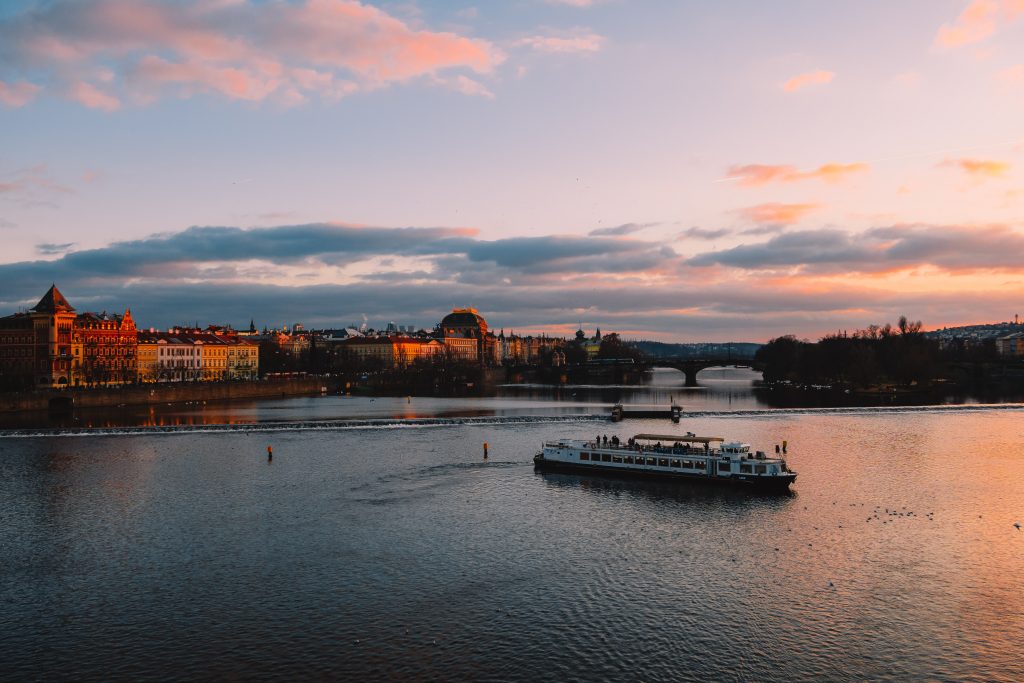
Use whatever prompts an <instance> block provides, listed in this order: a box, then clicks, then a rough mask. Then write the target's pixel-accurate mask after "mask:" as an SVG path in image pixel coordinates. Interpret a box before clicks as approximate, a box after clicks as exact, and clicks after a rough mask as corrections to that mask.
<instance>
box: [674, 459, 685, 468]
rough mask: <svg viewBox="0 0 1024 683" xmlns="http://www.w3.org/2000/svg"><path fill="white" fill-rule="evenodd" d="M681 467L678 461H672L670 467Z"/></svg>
mask: <svg viewBox="0 0 1024 683" xmlns="http://www.w3.org/2000/svg"><path fill="white" fill-rule="evenodd" d="M682 466H683V465H682V463H680V462H679V461H678V460H673V461H672V467H682Z"/></svg>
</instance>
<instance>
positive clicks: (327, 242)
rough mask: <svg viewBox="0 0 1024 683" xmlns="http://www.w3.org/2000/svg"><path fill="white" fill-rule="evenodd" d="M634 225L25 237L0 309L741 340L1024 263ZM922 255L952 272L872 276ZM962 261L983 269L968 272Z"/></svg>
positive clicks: (928, 263) (336, 226)
mask: <svg viewBox="0 0 1024 683" xmlns="http://www.w3.org/2000/svg"><path fill="white" fill-rule="evenodd" d="M638 225H642V224H624V225H622V226H616V227H615V228H612V229H611V230H610V231H609V234H608V235H607V236H602V235H588V236H583V237H581V236H572V235H557V234H556V235H543V236H534V237H515V238H505V239H494V240H488V239H482V238H481V237H480V235H479V233H478V232H477V231H476V230H473V229H470V228H452V227H362V226H353V225H349V224H343V223H313V224H303V225H282V226H276V227H269V228H250V229H244V228H239V227H231V226H204V227H192V228H188V229H186V230H182V231H180V232H176V233H168V234H159V235H153V236H150V237H146V238H143V239H139V240H131V241H124V242H115V243H112V244H110V245H107V246H104V247H99V248H94V249H78V250H75V248H74V247H75V245H73V244H40V245H38V251H39V253H40V254H43V255H44V256H47V257H52V258H51V259H50V260H36V261H22V262H18V263H7V264H0V280H2V281H3V282H4V283H5V287H4V289H3V292H2V293H0V310H2V311H4V312H12V311H14V310H17V309H18V308H20V307H27V306H31V305H32V304H34V303H35V301H36V300H37V299H38V297H39V296H40V295H41V293H42V292H44V291H45V290H46V287H48V286H49V284H50V283H51V282H56V283H57V284H58V285H59V286H60V287H61V288H62V290H63V291H64V293H65V294H66V295H67V296H68V297H69V298H70V299H71V301H72V304H73V305H75V306H76V307H78V308H79V309H80V310H88V309H107V310H118V309H123V308H125V307H131V308H132V311H133V313H134V314H135V316H136V318H137V319H138V320H139V321H140V324H142V325H144V326H147V327H148V326H157V327H164V326H167V325H172V324H180V323H183V322H186V321H195V320H197V319H198V320H200V321H203V320H205V321H210V322H220V323H225V322H226V323H233V324H247V323H248V320H249V318H250V317H252V318H255V319H256V320H257V322H258V323H259V324H268V325H280V324H284V323H286V322H304V323H306V324H307V325H314V326H333V325H342V324H347V323H350V322H352V321H353V320H358V319H360V318H361V316H362V315H363V314H367V315H369V316H371V318H372V319H373V320H376V321H385V320H396V321H402V322H403V324H418V325H424V326H430V325H432V324H433V323H434V322H436V321H437V320H438V319H440V317H441V316H442V315H443V314H444V313H445V312H447V311H449V310H450V309H451V308H452V307H455V306H462V305H466V304H473V305H476V306H477V307H479V308H480V309H481V310H482V311H483V312H484V313H485V315H486V317H488V319H489V320H490V321H491V322H492V323H493V324H495V325H496V326H499V327H505V328H515V329H516V330H521V331H530V330H532V331H546V332H554V333H568V332H570V331H571V329H574V326H575V325H576V324H577V322H578V321H580V320H583V321H585V322H586V323H589V324H591V325H593V324H596V325H600V326H601V327H602V328H608V329H617V330H619V331H622V332H623V333H625V334H626V335H627V336H631V337H647V338H661V339H696V338H703V339H708V338H718V339H748V340H755V341H757V340H764V339H767V338H768V337H769V336H773V335H778V334H785V333H789V332H794V331H795V332H798V333H799V332H801V331H806V330H808V328H809V326H813V327H811V329H812V330H813V331H815V332H817V331H829V330H834V329H836V328H837V327H854V326H858V325H865V324H869V323H871V322H879V321H884V320H891V319H894V318H895V316H898V315H899V314H900V313H906V314H909V315H912V316H913V317H915V318H921V319H923V320H925V321H926V322H928V323H930V324H945V323H948V322H950V321H956V320H958V319H974V318H975V317H976V316H978V315H979V312H982V311H996V310H1002V309H1003V308H1005V307H1009V308H1005V310H1010V309H1011V308H1012V306H1013V305H1014V302H1015V301H1017V302H1019V295H1020V292H1021V290H1022V285H1021V278H1022V277H1024V269H1022V268H1021V266H1020V265H1019V263H1018V262H1019V258H1017V257H1018V255H1019V254H1020V253H1022V252H1024V234H1022V233H1021V232H1019V231H1018V230H1016V229H1015V228H1013V227H1011V226H1004V225H990V226H940V225H917V224H914V225H892V226H884V227H877V228H872V229H870V230H866V231H863V232H861V233H849V232H844V231H841V230H835V229H814V230H800V231H792V232H787V233H782V234H776V235H771V236H768V237H767V238H765V237H762V238H760V239H761V240H762V241H759V242H757V243H755V244H735V241H736V240H737V239H739V238H741V237H742V236H741V235H740V236H738V235H736V234H735V233H733V234H729V233H726V232H724V231H715V230H701V229H691V230H688V231H684V232H683V233H681V235H680V236H681V237H685V238H690V239H695V240H701V239H725V240H727V241H732V242H733V244H734V246H728V247H726V248H722V249H717V250H713V251H703V252H701V251H698V250H694V251H693V252H691V253H681V252H677V251H676V249H672V248H669V247H667V246H665V245H664V244H662V243H661V242H658V241H653V240H643V239H637V238H636V237H634V236H633V233H634V232H635V231H634V230H633V229H632V227H634V226H638ZM615 231H617V232H615ZM697 243H699V242H697ZM674 244H675V245H676V248H677V249H680V250H681V249H683V248H684V246H683V245H684V244H689V245H691V247H690V248H692V245H693V244H694V242H678V241H677V242H675V243H674ZM929 270H930V271H934V277H935V278H938V279H939V280H940V281H942V282H946V283H950V282H952V281H953V280H952V279H953V278H960V280H957V282H963V283H965V284H964V285H963V286H958V287H956V288H953V289H950V288H949V287H947V288H945V289H943V288H942V287H934V286H931V285H929V284H928V283H922V285H921V286H918V287H916V288H915V287H913V286H906V284H905V283H904V286H900V287H894V286H893V285H892V283H891V282H890V281H888V280H886V279H885V278H887V277H891V276H892V275H891V274H892V273H900V274H904V275H907V274H909V275H914V274H915V273H919V272H921V271H929ZM979 273H980V274H983V275H985V276H986V277H989V278H990V279H989V280H985V281H979V280H973V279H971V278H973V277H977V276H978V274H979ZM993 278H994V279H993ZM1014 282H1016V284H1013V283H1014ZM957 316H959V318H958V317H957Z"/></svg>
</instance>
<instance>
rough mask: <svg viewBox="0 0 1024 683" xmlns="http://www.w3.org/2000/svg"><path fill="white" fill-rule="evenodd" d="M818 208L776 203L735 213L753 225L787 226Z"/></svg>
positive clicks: (749, 207)
mask: <svg viewBox="0 0 1024 683" xmlns="http://www.w3.org/2000/svg"><path fill="white" fill-rule="evenodd" d="M818 208H820V205H819V204H780V203H778V202H769V203H767V204H757V205H756V206H748V207H745V208H742V209H739V210H737V211H736V213H738V214H740V215H741V216H743V217H744V218H746V219H747V220H750V221H753V222H754V223H771V224H776V225H789V224H791V223H796V222H798V221H799V220H800V219H802V218H803V217H804V216H806V215H807V214H809V213H811V212H812V211H815V210H816V209H818Z"/></svg>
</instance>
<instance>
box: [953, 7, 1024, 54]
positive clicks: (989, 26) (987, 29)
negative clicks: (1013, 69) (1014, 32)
mask: <svg viewBox="0 0 1024 683" xmlns="http://www.w3.org/2000/svg"><path fill="white" fill-rule="evenodd" d="M1022 14H1024V0H973V1H972V2H971V3H970V4H969V5H967V7H966V8H965V9H964V11H963V12H961V13H960V16H959V17H957V19H956V21H955V22H953V23H952V24H943V25H942V26H941V27H939V32H938V33H937V34H936V36H935V44H936V45H938V46H939V47H946V48H954V47H961V46H963V45H970V44H972V43H977V42H980V41H982V40H985V39H986V38H989V37H990V36H992V34H994V33H995V32H996V31H997V30H998V29H999V26H1000V24H1001V23H1010V22H1012V21H1014V20H1016V19H1017V18H1018V17H1020V16H1021V15H1022Z"/></svg>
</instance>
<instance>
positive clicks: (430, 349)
mask: <svg viewBox="0 0 1024 683" xmlns="http://www.w3.org/2000/svg"><path fill="white" fill-rule="evenodd" d="M472 341H473V343H474V347H473V348H474V349H475V348H476V347H475V340H472ZM337 348H338V349H339V350H341V352H342V353H344V354H348V355H349V356H350V357H351V358H352V359H354V360H357V361H359V362H363V363H365V362H368V361H369V362H374V363H377V364H379V365H380V366H381V367H382V368H405V367H408V366H410V365H412V364H414V363H416V362H417V361H422V360H430V359H433V358H437V357H439V356H441V355H443V354H444V352H445V347H444V345H442V343H441V342H440V341H438V340H437V339H431V338H429V337H404V336H393V337H353V338H351V339H346V340H344V341H341V342H338V344H337Z"/></svg>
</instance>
